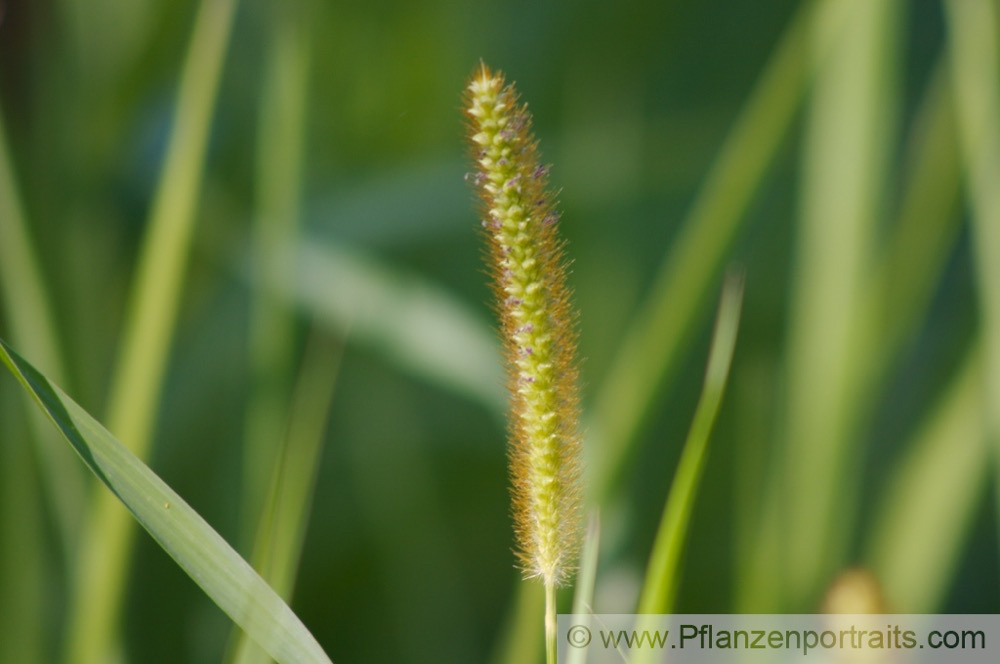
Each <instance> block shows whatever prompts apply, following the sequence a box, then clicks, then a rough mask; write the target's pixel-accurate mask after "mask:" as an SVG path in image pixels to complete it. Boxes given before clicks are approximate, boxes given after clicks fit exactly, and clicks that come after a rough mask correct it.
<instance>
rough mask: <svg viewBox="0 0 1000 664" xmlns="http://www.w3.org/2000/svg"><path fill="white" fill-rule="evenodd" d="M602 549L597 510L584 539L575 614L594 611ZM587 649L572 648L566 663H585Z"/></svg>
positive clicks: (582, 621) (580, 622) (575, 590)
mask: <svg viewBox="0 0 1000 664" xmlns="http://www.w3.org/2000/svg"><path fill="white" fill-rule="evenodd" d="M600 549H601V520H600V517H599V515H598V514H597V513H596V512H595V513H593V514H591V515H590V521H589V522H588V523H587V535H586V537H584V540H583V553H582V554H581V556H580V569H579V571H577V574H576V586H575V587H574V588H573V614H574V615H577V616H589V615H590V614H591V613H593V611H594V587H595V586H596V585H597V562H598V560H599V557H600ZM576 624H578V625H588V624H589V623H588V621H585V620H580V621H579V622H577V623H576ZM585 657H586V650H584V649H582V648H571V649H570V650H569V657H567V658H566V664H584V661H585V659H584V658H585Z"/></svg>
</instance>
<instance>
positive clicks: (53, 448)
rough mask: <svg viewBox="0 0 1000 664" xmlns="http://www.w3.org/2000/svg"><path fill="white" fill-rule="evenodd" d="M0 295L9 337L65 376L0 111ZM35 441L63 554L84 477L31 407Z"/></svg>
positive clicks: (73, 533)
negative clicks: (8, 328)
mask: <svg viewBox="0 0 1000 664" xmlns="http://www.w3.org/2000/svg"><path fill="white" fill-rule="evenodd" d="M0 298H2V301H3V305H4V311H5V312H6V318H7V321H8V325H9V326H10V333H9V334H10V337H11V338H12V339H14V341H15V342H16V343H18V344H19V345H20V346H21V347H22V348H23V349H24V352H25V353H26V354H27V355H28V356H30V357H31V358H32V359H33V360H34V361H35V362H37V363H38V364H39V365H40V366H42V367H44V368H45V370H46V371H48V372H49V373H51V374H52V375H53V376H55V377H56V378H57V379H62V377H63V376H64V375H65V365H64V362H63V358H62V352H61V351H60V346H59V340H58V333H57V332H56V329H57V328H56V323H55V316H54V315H53V313H52V305H51V300H50V299H49V293H48V288H47V287H46V286H45V283H44V280H43V278H42V271H41V267H40V266H39V262H38V257H37V254H36V253H35V249H34V246H33V244H32V242H31V239H30V237H29V233H28V224H27V222H26V220H25V216H24V209H23V206H22V204H21V198H20V195H19V193H18V188H17V184H16V181H15V177H14V167H13V161H12V159H11V156H10V151H9V148H8V146H7V130H6V127H5V126H4V122H3V114H2V111H0ZM29 417H31V421H32V426H33V429H34V434H35V440H37V441H38V445H39V457H40V461H41V467H42V471H43V473H44V475H45V477H44V479H45V491H46V493H47V494H48V498H49V500H50V502H51V509H52V511H53V514H54V515H55V521H56V525H57V529H58V531H59V539H60V547H61V549H62V550H63V555H65V556H67V557H68V555H69V551H70V550H71V549H72V545H73V543H74V542H75V541H76V538H77V533H78V530H79V522H80V506H81V505H83V504H84V498H85V496H86V494H85V490H86V484H85V483H84V479H85V475H84V474H83V473H82V472H81V471H80V468H79V466H77V465H76V464H75V463H73V460H72V459H70V458H69V455H67V454H65V453H64V450H63V449H61V445H60V444H59V441H58V440H57V439H56V438H55V436H53V435H51V430H50V429H49V428H48V426H46V425H45V424H44V422H42V420H41V418H39V417H38V416H37V413H36V412H35V411H32V413H31V415H30V416H29Z"/></svg>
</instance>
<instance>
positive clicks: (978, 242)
mask: <svg viewBox="0 0 1000 664" xmlns="http://www.w3.org/2000/svg"><path fill="white" fill-rule="evenodd" d="M945 10H946V11H945V15H946V16H947V19H948V47H949V56H950V60H951V73H952V83H953V86H954V88H953V94H954V99H955V102H956V108H957V113H958V120H959V122H958V126H959V136H960V139H961V147H962V158H963V165H964V166H965V182H966V191H967V195H968V200H969V206H970V212H971V219H972V232H973V237H974V238H975V241H974V242H973V243H972V246H973V250H974V252H975V257H976V272H977V277H978V279H977V285H978V288H977V291H978V297H979V309H980V315H981V316H982V325H983V330H984V339H985V348H984V356H985V357H984V360H985V362H986V367H987V371H986V376H985V381H986V385H987V399H988V400H989V406H990V407H989V408H987V418H988V420H987V424H988V427H989V428H988V430H987V436H988V438H989V441H990V444H991V446H992V447H993V450H994V460H995V461H996V468H997V475H996V476H997V478H1000V187H998V186H997V185H998V183H1000V80H998V79H1000V61H998V58H1000V35H998V34H997V33H998V32H1000V9H998V7H997V4H996V2H995V1H991V0H961V1H956V0H948V1H947V2H945ZM997 500H998V505H1000V487H998V489H997Z"/></svg>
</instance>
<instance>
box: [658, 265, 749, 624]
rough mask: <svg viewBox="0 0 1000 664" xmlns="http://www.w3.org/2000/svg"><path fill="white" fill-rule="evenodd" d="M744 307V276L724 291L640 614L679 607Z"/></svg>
mask: <svg viewBox="0 0 1000 664" xmlns="http://www.w3.org/2000/svg"><path fill="white" fill-rule="evenodd" d="M742 303H743V276H742V274H740V275H730V276H729V277H728V278H727V279H726V283H725V285H724V286H723V290H722V299H721V301H720V303H719V314H718V318H717V319H716V324H715V332H714V334H713V337H712V347H711V350H710V351H709V356H708V368H707V370H706V372H705V384H704V386H703V388H702V392H701V397H700V398H699V400H698V406H697V408H696V409H695V413H694V420H693V421H692V423H691V430H690V431H689V432H688V437H687V440H686V441H685V443H684V449H683V451H682V452H681V458H680V461H679V462H678V464H677V471H676V472H675V474H674V481H673V484H671V485H670V492H669V493H668V494H667V503H666V506H665V507H664V509H663V517H662V518H661V520H660V527H659V529H658V530H657V533H656V540H655V541H654V543H653V552H652V554H651V555H650V559H649V566H648V567H647V569H646V577H645V582H644V584H643V588H642V594H641V595H640V598H639V611H638V612H639V613H654V614H655V613H669V612H670V611H671V610H672V608H673V602H674V596H675V595H676V593H677V586H678V570H679V568H680V559H681V551H682V549H683V545H684V539H685V535H686V532H687V525H688V522H689V521H690V518H691V512H692V510H693V508H694V501H695V496H696V494H697V492H698V485H699V483H700V481H701V475H702V470H703V469H704V467H705V460H706V455H707V452H708V441H709V438H710V437H711V434H712V427H713V426H714V425H715V418H716V415H718V413H719V407H720V406H721V404H722V397H723V395H724V393H725V389H726V383H727V379H728V377H729V366H730V363H731V362H732V358H733V350H734V349H735V347H736V333H737V331H738V329H739V322H740V308H741V307H742Z"/></svg>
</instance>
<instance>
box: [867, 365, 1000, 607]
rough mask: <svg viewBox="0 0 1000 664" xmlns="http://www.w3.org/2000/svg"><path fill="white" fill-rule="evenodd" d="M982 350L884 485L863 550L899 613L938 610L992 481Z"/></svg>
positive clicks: (936, 409) (942, 399)
mask: <svg viewBox="0 0 1000 664" xmlns="http://www.w3.org/2000/svg"><path fill="white" fill-rule="evenodd" d="M982 364H983V362H982V352H981V349H979V348H978V347H976V348H974V349H973V350H970V352H969V353H968V356H967V357H966V358H965V362H964V364H963V366H962V367H961V369H960V370H959V373H958V375H957V376H956V377H955V378H954V379H953V381H952V383H951V385H949V386H948V389H947V391H946V392H945V393H944V394H943V395H942V396H941V397H940V401H939V403H938V404H937V405H936V407H935V408H934V409H933V411H932V413H931V415H930V417H929V418H927V421H926V422H925V423H923V424H922V426H921V427H920V428H919V429H917V431H916V433H915V434H914V437H913V440H912V442H911V443H910V444H909V445H908V446H907V448H906V450H905V452H904V456H903V458H902V460H901V461H900V462H899V464H898V465H897V467H896V469H895V470H894V472H893V474H892V475H891V476H890V477H889V480H888V482H887V483H886V487H885V492H884V494H883V496H882V497H881V498H880V500H879V503H878V504H877V507H876V512H875V518H874V520H873V522H872V525H871V529H870V530H869V541H868V542H867V544H866V549H867V554H866V560H867V563H868V564H869V565H870V566H871V569H872V570H873V571H874V572H875V575H876V576H877V577H878V579H879V580H880V581H881V582H882V587H883V591H884V593H885V598H886V602H887V604H888V606H889V607H890V610H891V611H892V612H894V613H932V612H934V611H937V610H940V609H941V602H942V600H943V599H944V594H945V592H946V591H947V590H948V582H949V581H950V580H951V579H952V577H953V576H954V574H955V572H956V569H957V567H958V565H959V563H960V559H959V555H960V553H961V551H962V544H963V542H964V541H965V539H966V536H967V535H968V534H969V531H970V528H971V526H972V522H973V519H974V517H975V515H976V511H977V509H978V507H979V505H980V504H981V502H980V501H981V500H982V498H983V497H984V495H985V491H986V487H987V483H988V480H989V468H990V463H989V461H990V451H989V446H988V445H987V444H986V437H985V434H986V432H985V431H984V428H983V427H984V422H985V412H984V406H985V403H984V398H983V391H982V379H983V376H982Z"/></svg>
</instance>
